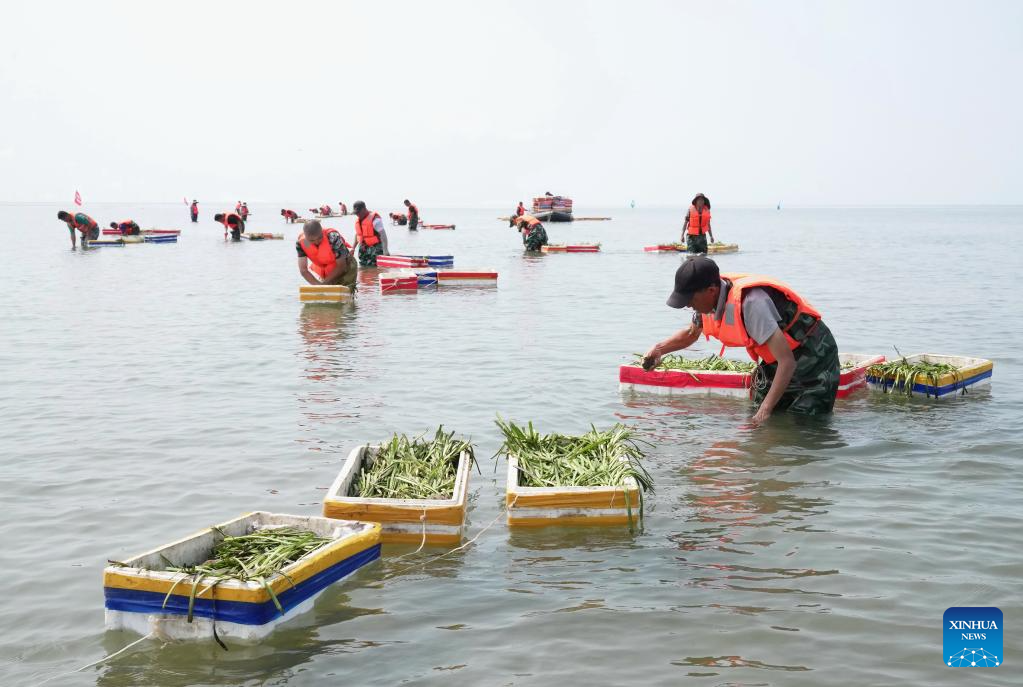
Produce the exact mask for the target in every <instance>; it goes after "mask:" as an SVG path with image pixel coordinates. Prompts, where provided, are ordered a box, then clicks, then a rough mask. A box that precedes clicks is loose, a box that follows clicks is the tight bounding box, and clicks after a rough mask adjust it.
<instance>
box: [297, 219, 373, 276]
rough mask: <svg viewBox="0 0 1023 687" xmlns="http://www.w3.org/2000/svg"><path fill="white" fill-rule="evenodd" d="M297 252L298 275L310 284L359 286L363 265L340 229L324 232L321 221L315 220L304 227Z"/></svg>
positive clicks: (298, 241) (325, 230)
mask: <svg viewBox="0 0 1023 687" xmlns="http://www.w3.org/2000/svg"><path fill="white" fill-rule="evenodd" d="M295 249H296V250H297V251H298V272H299V274H301V275H302V278H303V279H305V280H306V281H307V282H309V283H310V284H342V285H344V286H352V285H354V284H355V278H356V276H357V274H358V271H359V265H358V264H357V263H356V262H355V256H354V255H352V249H351V246H349V245H348V242H347V241H345V239H344V237H343V236H341V233H340V232H339V231H338V230H337V229H324V228H323V227H322V226H321V225H320V222H319V221H318V220H315V219H311V220H309V221H308V222H306V223H305V224H303V225H302V233H301V234H300V235H299V237H298V240H297V241H296V242H295Z"/></svg>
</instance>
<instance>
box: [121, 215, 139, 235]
mask: <svg viewBox="0 0 1023 687" xmlns="http://www.w3.org/2000/svg"><path fill="white" fill-rule="evenodd" d="M134 224H135V221H134V220H130V219H126V220H122V221H121V222H119V223H118V225H117V229H118V231H120V232H121V234H122V235H124V236H128V235H129V234H131V233H132V229H133V226H132V225H134Z"/></svg>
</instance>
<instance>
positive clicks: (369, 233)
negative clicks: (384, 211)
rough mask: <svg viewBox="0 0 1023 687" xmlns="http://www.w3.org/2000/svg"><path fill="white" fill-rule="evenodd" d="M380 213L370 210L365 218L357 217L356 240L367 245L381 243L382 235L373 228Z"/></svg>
mask: <svg viewBox="0 0 1023 687" xmlns="http://www.w3.org/2000/svg"><path fill="white" fill-rule="evenodd" d="M379 217H380V215H378V214H377V213H375V212H369V213H367V214H366V217H365V218H363V219H359V218H358V217H356V218H355V242H356V243H362V244H365V245H367V246H375V245H377V244H378V243H380V237H379V236H378V235H377V232H376V229H374V228H373V222H374V221H375V220H376V219H378V218H379Z"/></svg>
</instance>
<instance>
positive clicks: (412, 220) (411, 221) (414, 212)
mask: <svg viewBox="0 0 1023 687" xmlns="http://www.w3.org/2000/svg"><path fill="white" fill-rule="evenodd" d="M405 207H407V208H408V229H409V231H416V230H418V229H419V208H417V207H416V204H415V203H413V202H412V201H411V200H409V199H408V198H406V199H405Z"/></svg>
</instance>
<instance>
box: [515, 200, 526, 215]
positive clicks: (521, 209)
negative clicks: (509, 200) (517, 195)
mask: <svg viewBox="0 0 1023 687" xmlns="http://www.w3.org/2000/svg"><path fill="white" fill-rule="evenodd" d="M524 214H526V206H525V205H523V204H522V203H519V206H518V207H517V208H515V215H516V216H517V217H521V216H522V215H524Z"/></svg>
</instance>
